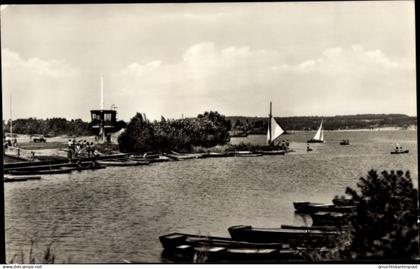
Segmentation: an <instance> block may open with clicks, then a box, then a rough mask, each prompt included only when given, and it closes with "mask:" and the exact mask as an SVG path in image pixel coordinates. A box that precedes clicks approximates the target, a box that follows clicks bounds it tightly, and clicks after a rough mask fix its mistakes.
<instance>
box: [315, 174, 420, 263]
mask: <svg viewBox="0 0 420 269" xmlns="http://www.w3.org/2000/svg"><path fill="white" fill-rule="evenodd" d="M357 187H358V189H359V190H358V191H356V190H354V189H352V188H347V189H346V193H347V194H348V195H350V196H351V199H352V200H353V202H354V204H355V205H356V209H355V211H354V213H352V214H351V215H350V216H349V218H348V220H349V232H346V233H344V234H343V236H342V238H341V239H339V240H337V242H336V246H337V247H336V248H335V249H333V250H332V251H330V252H329V253H327V254H326V255H325V256H320V255H319V254H315V255H313V256H312V258H314V257H315V259H316V260H321V261H322V260H377V261H382V260H394V261H412V260H416V259H419V230H418V223H417V218H418V198H419V197H418V190H417V189H416V188H414V186H413V183H412V180H411V177H410V174H409V172H406V173H405V174H404V173H403V172H402V171H397V172H394V171H391V172H386V171H384V172H382V174H381V175H378V173H377V172H376V171H374V170H371V171H369V173H368V176H367V177H366V178H360V180H359V183H358V184H357Z"/></svg>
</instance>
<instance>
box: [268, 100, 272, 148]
mask: <svg viewBox="0 0 420 269" xmlns="http://www.w3.org/2000/svg"><path fill="white" fill-rule="evenodd" d="M271 106H272V104H271V102H270V114H269V115H268V133H269V139H268V144H269V145H270V144H271V139H272V137H271V127H272V126H271V118H272V117H273V115H272V114H271Z"/></svg>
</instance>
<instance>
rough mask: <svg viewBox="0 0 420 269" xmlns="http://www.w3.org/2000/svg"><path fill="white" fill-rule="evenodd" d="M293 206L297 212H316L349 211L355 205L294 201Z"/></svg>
mask: <svg viewBox="0 0 420 269" xmlns="http://www.w3.org/2000/svg"><path fill="white" fill-rule="evenodd" d="M293 206H294V207H295V210H296V212H297V213H316V212H338V213H351V212H353V210H354V208H355V206H353V205H335V204H322V203H310V202H294V203H293Z"/></svg>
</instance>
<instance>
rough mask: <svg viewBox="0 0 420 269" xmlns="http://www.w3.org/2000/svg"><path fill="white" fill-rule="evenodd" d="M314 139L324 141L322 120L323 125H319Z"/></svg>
mask: <svg viewBox="0 0 420 269" xmlns="http://www.w3.org/2000/svg"><path fill="white" fill-rule="evenodd" d="M312 140H319V141H324V131H323V130H322V121H321V125H319V129H318V131H317V132H316V134H315V136H314V137H313V138H312Z"/></svg>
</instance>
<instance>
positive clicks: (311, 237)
mask: <svg viewBox="0 0 420 269" xmlns="http://www.w3.org/2000/svg"><path fill="white" fill-rule="evenodd" d="M228 230H229V234H230V236H231V237H232V239H235V240H240V241H248V242H256V243H257V242H258V243H283V244H290V246H305V247H307V246H328V245H329V244H331V243H332V242H334V241H335V239H336V238H337V236H338V235H339V234H340V233H339V232H337V231H320V230H300V229H296V230H293V229H282V228H253V227H252V226H247V225H237V226H232V227H229V229H228Z"/></svg>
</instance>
